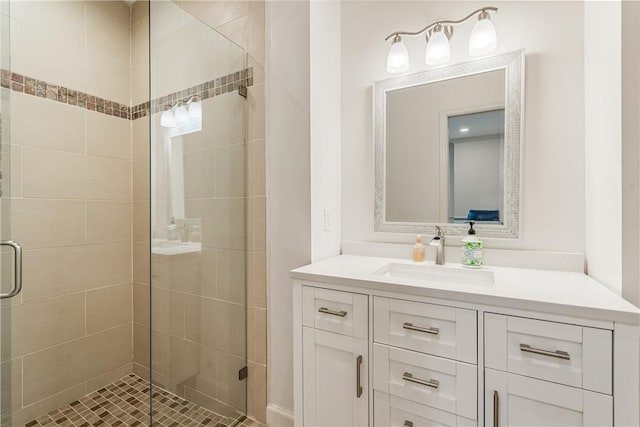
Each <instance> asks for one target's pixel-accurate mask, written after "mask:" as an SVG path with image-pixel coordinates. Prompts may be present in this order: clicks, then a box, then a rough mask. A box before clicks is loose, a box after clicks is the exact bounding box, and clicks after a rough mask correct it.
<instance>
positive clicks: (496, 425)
mask: <svg viewBox="0 0 640 427" xmlns="http://www.w3.org/2000/svg"><path fill="white" fill-rule="evenodd" d="M493 427H500V396H498V391H497V390H493Z"/></svg>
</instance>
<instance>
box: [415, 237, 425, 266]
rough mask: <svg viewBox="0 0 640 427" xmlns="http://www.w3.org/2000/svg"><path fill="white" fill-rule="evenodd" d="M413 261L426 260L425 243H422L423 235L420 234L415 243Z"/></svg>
mask: <svg viewBox="0 0 640 427" xmlns="http://www.w3.org/2000/svg"><path fill="white" fill-rule="evenodd" d="M413 261H414V262H423V261H424V245H423V244H422V235H420V234H418V236H417V237H416V244H415V245H413Z"/></svg>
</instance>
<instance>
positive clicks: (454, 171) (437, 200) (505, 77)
mask: <svg viewBox="0 0 640 427" xmlns="http://www.w3.org/2000/svg"><path fill="white" fill-rule="evenodd" d="M523 61H524V52H523V51H519V52H514V53H509V54H504V55H499V56H494V57H490V58H483V59H480V60H476V61H473V62H468V63H464V64H458V65H452V66H448V67H443V68H438V69H434V70H428V71H424V72H421V73H416V74H411V75H405V76H400V77H396V78H393V79H389V80H384V81H380V82H376V83H375V84H374V92H375V122H376V123H375V124H376V128H375V148H376V168H375V173H376V185H375V191H376V195H375V196H376V197H375V202H376V206H375V226H376V231H383V232H398V233H428V232H431V231H432V230H433V229H434V228H435V225H439V226H441V227H443V228H444V230H445V233H447V234H452V235H461V234H465V232H466V228H467V227H466V226H465V225H464V223H465V222H467V221H470V220H473V221H476V222H477V223H478V227H477V228H478V229H479V230H481V232H482V234H483V235H484V236H486V237H501V238H517V237H518V230H519V205H520V145H521V133H520V128H521V122H522V92H523V86H522V85H523V78H522V77H523V76H522V72H523Z"/></svg>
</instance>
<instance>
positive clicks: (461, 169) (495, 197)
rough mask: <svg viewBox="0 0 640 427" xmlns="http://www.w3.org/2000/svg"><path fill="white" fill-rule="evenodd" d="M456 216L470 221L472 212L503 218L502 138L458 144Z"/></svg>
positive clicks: (489, 138) (454, 162)
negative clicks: (484, 212) (501, 216)
mask: <svg viewBox="0 0 640 427" xmlns="http://www.w3.org/2000/svg"><path fill="white" fill-rule="evenodd" d="M453 150H454V156H453V182H452V185H453V188H454V194H453V199H454V200H453V206H454V211H453V212H452V214H453V215H454V216H456V217H458V218H466V216H467V214H468V213H469V211H470V210H471V209H482V210H497V211H500V214H501V215H502V191H501V188H502V185H503V183H502V179H501V175H502V168H501V163H502V152H503V150H504V144H503V140H502V137H495V136H494V137H478V138H474V139H473V140H471V141H464V142H460V141H459V140H458V141H457V142H456V143H455V145H454V149H453Z"/></svg>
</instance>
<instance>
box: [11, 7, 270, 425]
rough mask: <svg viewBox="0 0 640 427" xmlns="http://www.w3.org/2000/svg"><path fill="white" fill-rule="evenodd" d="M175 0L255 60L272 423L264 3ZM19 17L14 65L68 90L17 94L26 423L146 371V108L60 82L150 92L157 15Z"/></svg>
mask: <svg viewBox="0 0 640 427" xmlns="http://www.w3.org/2000/svg"><path fill="white" fill-rule="evenodd" d="M177 4H179V5H180V6H181V7H183V8H185V9H186V10H187V11H189V12H190V13H193V14H194V15H196V16H198V17H199V18H200V19H202V20H204V21H205V22H207V23H208V24H209V25H211V26H213V27H214V28H216V29H217V30H218V31H220V32H221V33H223V34H225V35H226V36H227V37H229V38H231V39H232V40H234V41H235V42H236V43H238V44H240V45H241V46H243V47H244V48H245V49H246V50H247V52H248V53H249V60H248V66H249V67H250V68H252V69H253V82H252V83H253V85H252V86H251V87H250V88H249V94H248V95H249V96H248V128H247V145H246V170H247V174H246V177H245V179H246V183H245V185H246V193H245V194H246V195H247V197H246V200H245V203H246V205H247V218H246V224H245V226H246V242H245V244H244V247H245V248H247V249H248V257H247V258H246V260H245V262H246V266H245V267H246V274H247V278H246V279H247V281H248V295H247V302H248V313H247V321H248V324H247V328H248V338H247V341H248V348H247V351H248V359H249V378H248V411H249V413H250V414H251V415H253V416H255V417H256V418H257V419H259V420H261V421H264V420H265V407H266V375H267V374H266V371H267V369H266V271H265V265H266V262H265V261H266V230H265V224H266V221H265V215H266V213H265V205H266V203H265V202H266V199H265V194H266V191H265V158H264V73H263V64H264V4H263V3H262V2H177ZM11 14H12V21H11V32H12V33H11V55H12V67H11V68H12V71H13V72H14V73H19V74H20V75H22V76H28V77H29V78H33V79H36V80H40V81H46V82H48V83H49V84H52V85H53V87H57V88H58V89H60V93H59V95H58V100H57V101H55V100H54V99H52V98H55V97H53V96H48V97H37V96H34V94H35V90H34V91H33V92H34V94H30V93H31V89H29V91H28V90H27V89H28V85H25V86H24V87H17V86H16V88H15V89H16V91H14V92H13V93H12V117H11V144H12V147H11V155H12V159H11V160H12V171H11V180H12V189H11V190H12V196H13V200H12V203H13V205H12V221H13V226H12V230H13V236H12V237H13V238H14V239H15V240H17V241H19V242H21V243H22V244H23V246H24V248H25V258H24V263H25V265H24V285H25V287H24V291H23V293H22V294H21V296H20V297H19V298H18V299H16V300H13V301H12V307H11V315H12V329H13V331H12V336H13V337H14V341H13V343H12V351H11V354H2V361H3V362H6V361H8V360H11V366H12V372H13V377H12V379H13V380H12V382H11V385H12V388H13V390H12V392H13V393H12V396H13V399H14V401H13V408H14V410H15V411H16V412H15V420H16V422H20V421H22V420H28V419H31V418H34V417H37V416H39V415H40V414H42V413H44V412H47V411H49V410H51V409H54V408H56V407H58V406H60V405H62V404H65V403H68V402H69V401H71V400H74V399H76V398H77V397H79V396H82V395H84V394H85V393H87V392H90V391H92V390H94V389H96V388H99V387H100V386H102V385H104V384H106V383H108V382H111V381H113V380H114V379H116V378H117V377H120V376H122V375H124V374H126V373H128V372H130V371H132V370H133V371H135V372H137V373H138V374H140V375H142V376H146V375H145V374H146V369H147V367H146V366H145V365H146V364H147V363H146V361H147V360H148V354H149V348H148V345H149V339H148V318H149V309H148V289H149V288H148V286H149V282H150V279H149V271H150V260H149V238H150V236H149V215H148V213H149V209H150V206H149V193H148V189H149V180H148V177H149V153H148V141H149V122H148V118H147V117H143V118H139V119H137V120H133V121H130V120H127V119H126V118H120V117H117V116H114V115H107V114H103V113H102V112H99V111H94V110H93V108H92V107H89V106H88V105H87V106H84V107H81V106H78V105H76V104H75V103H72V102H71V99H72V98H69V102H65V101H64V99H63V97H62V94H63V92H62V88H64V90H65V92H64V94H65V96H66V94H67V91H81V92H83V93H84V94H91V96H95V97H101V98H104V99H106V100H109V101H112V102H116V103H118V104H121V105H129V106H132V105H137V104H139V103H140V102H143V101H145V100H147V99H148V84H147V76H148V25H149V22H148V18H147V12H146V10H145V9H144V2H142V1H139V2H137V3H135V4H134V6H133V7H132V8H130V7H129V6H128V5H127V4H126V3H124V2H120V1H104V2H100V1H87V2H82V1H55V2H12V10H11ZM25 83H27V82H26V81H24V82H23V83H22V84H23V85H24V84H25ZM33 87H35V88H36V90H37V86H36V85H33ZM17 89H20V90H19V91H18V90H17ZM22 91H24V92H25V93H18V92H22ZM69 93H70V92H69ZM47 95H49V93H48V92H47ZM47 98H48V99H47ZM105 105H106V104H105ZM96 110H101V107H96ZM105 111H106V107H105ZM132 282H133V284H132ZM157 296H158V297H159V298H161V297H160V295H159V294H158V295H157ZM132 300H133V306H132ZM167 303H168V304H170V301H167ZM154 308H155V307H154ZM159 314H160V315H162V314H163V313H159ZM164 314H167V315H168V314H169V313H168V312H167V313H164ZM132 320H133V322H132ZM132 325H133V334H132ZM176 361H177V362H179V361H178V360H176Z"/></svg>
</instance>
